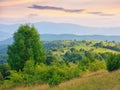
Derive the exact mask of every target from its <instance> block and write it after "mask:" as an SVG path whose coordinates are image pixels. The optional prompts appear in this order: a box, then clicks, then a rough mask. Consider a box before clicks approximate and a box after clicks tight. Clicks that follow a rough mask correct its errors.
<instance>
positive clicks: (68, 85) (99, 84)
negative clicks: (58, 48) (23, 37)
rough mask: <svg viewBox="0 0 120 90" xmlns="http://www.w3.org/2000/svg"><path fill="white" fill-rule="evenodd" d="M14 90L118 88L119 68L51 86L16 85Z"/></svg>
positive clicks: (119, 79) (112, 89)
mask: <svg viewBox="0 0 120 90" xmlns="http://www.w3.org/2000/svg"><path fill="white" fill-rule="evenodd" d="M14 90H120V70H118V71H114V72H107V71H98V72H95V73H89V74H87V75H85V76H83V77H82V78H76V79H73V80H70V81H67V82H64V83H61V84H60V85H59V86H57V87H52V88H50V87H49V86H48V85H35V86H29V87H17V88H15V89H14Z"/></svg>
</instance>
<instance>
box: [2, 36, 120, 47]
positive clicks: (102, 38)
mask: <svg viewBox="0 0 120 90" xmlns="http://www.w3.org/2000/svg"><path fill="white" fill-rule="evenodd" d="M41 40H42V41H53V40H100V41H105V40H107V41H116V42H120V36H103V35H73V34H58V35H57V34H41ZM12 42H13V38H9V39H6V40H3V41H0V45H8V44H11V43H12Z"/></svg>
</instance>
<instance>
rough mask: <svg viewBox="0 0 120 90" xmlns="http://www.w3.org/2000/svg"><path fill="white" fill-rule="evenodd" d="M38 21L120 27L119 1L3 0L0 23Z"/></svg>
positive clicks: (0, 2) (1, 1)
mask: <svg viewBox="0 0 120 90" xmlns="http://www.w3.org/2000/svg"><path fill="white" fill-rule="evenodd" d="M35 22H57V23H72V24H78V25H82V26H90V27H120V0H0V24H19V23H35Z"/></svg>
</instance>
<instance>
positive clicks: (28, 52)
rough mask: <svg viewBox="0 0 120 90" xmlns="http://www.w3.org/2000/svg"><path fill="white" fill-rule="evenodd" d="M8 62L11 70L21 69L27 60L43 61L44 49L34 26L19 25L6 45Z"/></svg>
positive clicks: (44, 56)
mask: <svg viewBox="0 0 120 90" xmlns="http://www.w3.org/2000/svg"><path fill="white" fill-rule="evenodd" d="M7 54H8V60H7V61H8V64H9V65H10V67H11V69H13V70H17V71H18V70H22V69H23V67H24V65H25V62H26V61H27V60H34V63H35V64H37V63H41V62H44V61H45V58H46V55H45V50H44V49H43V48H42V42H41V41H40V35H39V33H38V32H37V30H36V28H35V27H34V26H30V25H28V24H26V25H21V26H20V27H19V28H18V31H17V32H15V33H14V42H13V44H12V45H9V46H8V51H7Z"/></svg>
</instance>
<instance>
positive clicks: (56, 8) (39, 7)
mask: <svg viewBox="0 0 120 90" xmlns="http://www.w3.org/2000/svg"><path fill="white" fill-rule="evenodd" d="M28 8H33V9H39V10H56V11H63V12H69V13H80V12H83V11H84V9H65V8H62V7H54V6H40V5H33V6H31V7H28Z"/></svg>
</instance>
